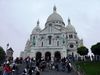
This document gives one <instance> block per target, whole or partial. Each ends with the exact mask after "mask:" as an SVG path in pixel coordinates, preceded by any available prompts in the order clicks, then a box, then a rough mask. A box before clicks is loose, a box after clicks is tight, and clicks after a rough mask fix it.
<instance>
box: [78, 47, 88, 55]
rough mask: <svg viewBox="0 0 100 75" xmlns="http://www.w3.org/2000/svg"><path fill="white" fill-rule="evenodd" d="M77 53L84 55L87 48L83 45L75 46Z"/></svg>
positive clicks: (86, 52)
mask: <svg viewBox="0 0 100 75" xmlns="http://www.w3.org/2000/svg"><path fill="white" fill-rule="evenodd" d="M77 53H78V54H80V55H82V56H84V55H87V54H88V48H86V47H85V46H81V47H79V48H77Z"/></svg>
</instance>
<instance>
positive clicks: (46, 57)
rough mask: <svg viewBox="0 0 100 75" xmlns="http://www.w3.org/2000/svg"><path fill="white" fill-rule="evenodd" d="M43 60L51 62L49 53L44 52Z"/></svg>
mask: <svg viewBox="0 0 100 75" xmlns="http://www.w3.org/2000/svg"><path fill="white" fill-rule="evenodd" d="M45 60H46V61H50V60H51V52H49V51H48V52H45Z"/></svg>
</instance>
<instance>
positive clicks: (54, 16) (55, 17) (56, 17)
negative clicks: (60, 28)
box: [47, 6, 63, 22]
mask: <svg viewBox="0 0 100 75" xmlns="http://www.w3.org/2000/svg"><path fill="white" fill-rule="evenodd" d="M50 21H61V22H63V19H62V17H61V16H60V15H59V14H58V13H57V12H56V7H55V6H54V8H53V13H52V14H51V15H50V16H49V17H48V19H47V22H50Z"/></svg>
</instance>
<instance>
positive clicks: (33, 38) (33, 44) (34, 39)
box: [33, 36, 35, 46]
mask: <svg viewBox="0 0 100 75" xmlns="http://www.w3.org/2000/svg"><path fill="white" fill-rule="evenodd" d="M33 46H35V36H34V37H33Z"/></svg>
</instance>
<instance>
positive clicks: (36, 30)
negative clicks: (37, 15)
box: [32, 20, 41, 34]
mask: <svg viewBox="0 0 100 75" xmlns="http://www.w3.org/2000/svg"><path fill="white" fill-rule="evenodd" d="M40 31H41V28H40V27H39V20H38V21H37V26H36V27H35V28H34V29H33V31H32V34H36V33H38V32H40Z"/></svg>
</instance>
